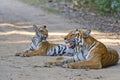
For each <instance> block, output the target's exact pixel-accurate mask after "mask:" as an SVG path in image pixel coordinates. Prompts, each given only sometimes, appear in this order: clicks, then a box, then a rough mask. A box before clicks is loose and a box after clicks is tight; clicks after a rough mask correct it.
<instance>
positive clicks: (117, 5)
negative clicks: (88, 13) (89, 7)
mask: <svg viewBox="0 0 120 80" xmlns="http://www.w3.org/2000/svg"><path fill="white" fill-rule="evenodd" d="M95 3H96V5H97V7H98V8H99V10H101V11H103V12H109V13H116V12H119V11H120V0H95Z"/></svg>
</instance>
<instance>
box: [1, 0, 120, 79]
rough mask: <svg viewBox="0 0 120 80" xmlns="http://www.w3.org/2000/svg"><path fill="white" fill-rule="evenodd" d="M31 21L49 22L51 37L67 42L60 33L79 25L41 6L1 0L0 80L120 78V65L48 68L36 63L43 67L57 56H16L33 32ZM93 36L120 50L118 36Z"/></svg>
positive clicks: (54, 40) (53, 39)
mask: <svg viewBox="0 0 120 80" xmlns="http://www.w3.org/2000/svg"><path fill="white" fill-rule="evenodd" d="M32 24H38V25H39V24H46V25H48V29H49V31H50V32H51V33H50V36H49V39H48V40H49V41H51V42H55V43H64V42H63V40H62V38H63V37H64V34H63V33H61V32H67V31H69V30H71V29H74V28H77V27H79V25H78V24H74V23H71V22H70V21H69V20H65V19H64V18H62V17H60V16H55V15H52V14H48V13H45V12H43V11H42V10H41V9H40V8H39V9H38V8H35V7H33V6H30V5H27V4H23V3H21V2H18V1H17V0H0V80H119V78H120V77H119V75H120V64H118V65H116V66H112V67H109V68H104V69H100V70H85V69H63V68H60V67H52V68H46V67H34V66H42V65H43V63H44V62H46V61H49V60H54V59H55V57H46V56H45V57H43V56H34V57H29V58H28V57H27V58H22V57H16V56H14V54H15V53H16V52H17V51H20V50H23V49H24V48H26V47H27V46H28V44H29V42H30V39H31V37H32V36H33V35H34V33H33V31H32ZM52 32H54V33H55V32H60V34H52ZM58 35H59V36H58ZM92 35H93V36H94V37H96V38H97V39H98V40H100V41H102V42H104V43H105V44H106V45H107V46H110V47H113V48H115V49H117V51H118V52H119V53H120V39H117V38H116V37H117V36H116V35H110V34H106V33H93V34H92ZM106 36H107V37H106Z"/></svg>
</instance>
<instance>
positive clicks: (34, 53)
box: [23, 49, 46, 57]
mask: <svg viewBox="0 0 120 80" xmlns="http://www.w3.org/2000/svg"><path fill="white" fill-rule="evenodd" d="M37 55H41V56H45V55H46V52H45V50H43V49H39V50H34V51H32V52H28V53H24V54H23V56H24V57H30V56H37Z"/></svg>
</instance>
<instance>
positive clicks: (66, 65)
mask: <svg viewBox="0 0 120 80" xmlns="http://www.w3.org/2000/svg"><path fill="white" fill-rule="evenodd" d="M62 67H63V68H72V66H71V65H69V64H64V65H62Z"/></svg>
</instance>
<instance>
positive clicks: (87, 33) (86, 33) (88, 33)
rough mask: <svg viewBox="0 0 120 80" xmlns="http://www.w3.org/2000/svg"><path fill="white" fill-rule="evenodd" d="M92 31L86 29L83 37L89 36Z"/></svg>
mask: <svg viewBox="0 0 120 80" xmlns="http://www.w3.org/2000/svg"><path fill="white" fill-rule="evenodd" d="M90 33H91V30H90V29H89V30H87V31H85V32H84V34H83V37H85V38H86V37H88V36H89V35H90Z"/></svg>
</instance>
